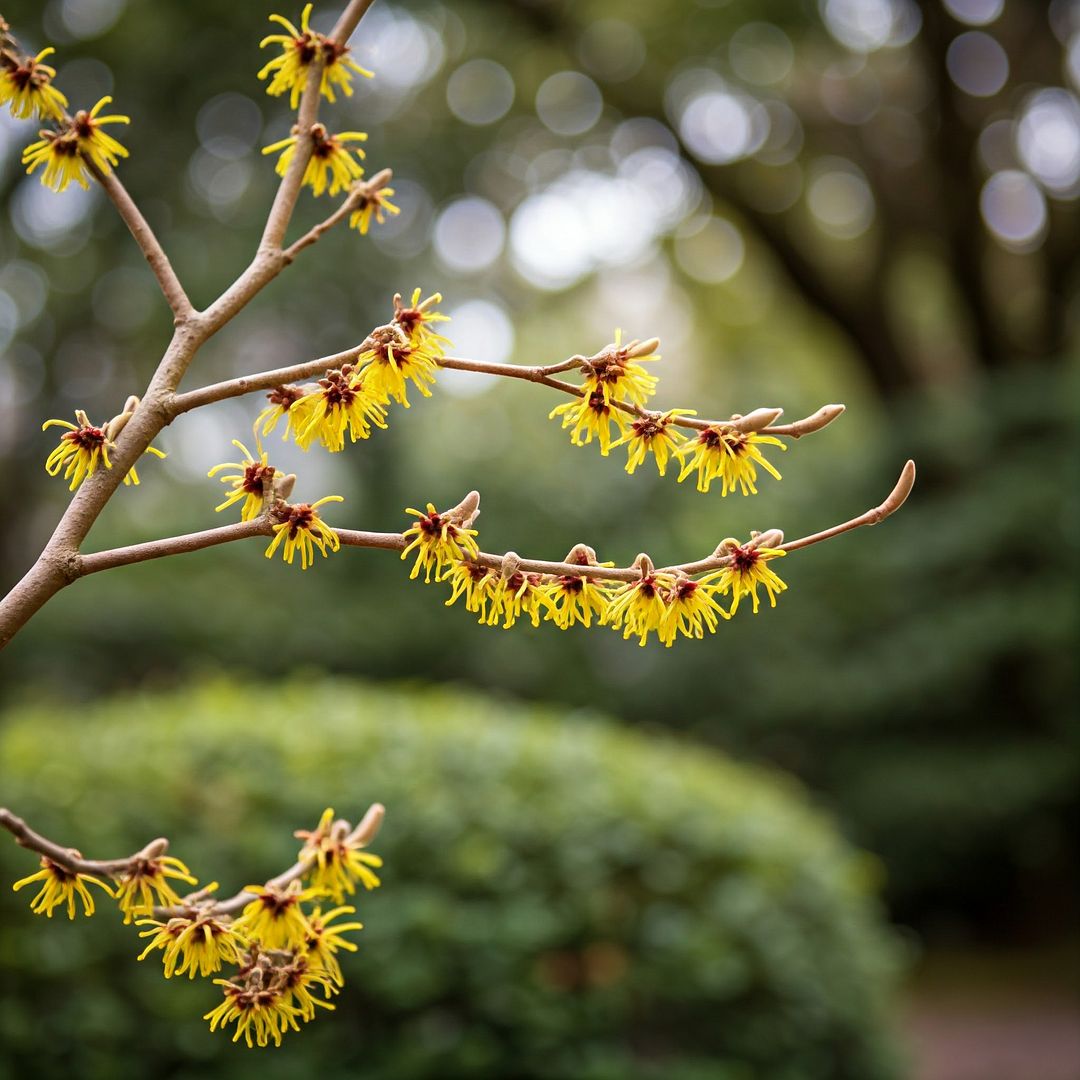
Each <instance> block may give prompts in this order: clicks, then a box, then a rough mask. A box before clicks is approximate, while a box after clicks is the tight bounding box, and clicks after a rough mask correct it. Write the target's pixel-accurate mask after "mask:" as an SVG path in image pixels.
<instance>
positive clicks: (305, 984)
mask: <svg viewBox="0 0 1080 1080" xmlns="http://www.w3.org/2000/svg"><path fill="white" fill-rule="evenodd" d="M280 978H281V991H282V995H283V997H284V1000H285V1001H286V1002H287V1003H288V1004H290V1005H292V1006H294V1007H295V1008H296V1011H297V1012H298V1013H299V1015H300V1019H301V1020H313V1019H314V1018H315V1007H316V1006H319V1007H320V1008H323V1009H333V1007H334V1006H333V1005H331V1004H330V1002H329V1001H326V1000H325V998H328V997H330V995H331V994H337V993H339V990H338V987H337V986H336V985H335V984H334V980H333V979H332V978H331V976H330V974H329V973H328V972H326V971H324V970H322V969H321V968H318V967H316V966H315V965H313V964H312V963H310V962H309V960H308V958H307V956H302V955H300V956H296V957H295V959H294V960H293V962H292V963H291V964H289V966H288V967H286V968H283V969H282V970H281V975H280ZM313 989H318V990H321V991H322V992H323V997H322V998H317V997H315V995H314V994H312V992H311V991H312V990H313Z"/></svg>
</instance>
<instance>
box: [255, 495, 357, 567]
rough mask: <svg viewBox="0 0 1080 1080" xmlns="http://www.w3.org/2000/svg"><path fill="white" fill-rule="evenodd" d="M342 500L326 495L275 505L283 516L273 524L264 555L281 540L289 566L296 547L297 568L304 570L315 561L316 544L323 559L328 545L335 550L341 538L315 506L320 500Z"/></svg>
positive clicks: (271, 551)
mask: <svg viewBox="0 0 1080 1080" xmlns="http://www.w3.org/2000/svg"><path fill="white" fill-rule="evenodd" d="M344 501H345V500H344V499H343V498H342V497H341V496H340V495H326V496H324V497H323V498H321V499H320V500H319V501H318V502H314V503H298V504H297V505H296V506H290V505H288V504H286V505H284V506H282V507H281V508H280V509H275V511H274V513H275V514H281V515H283V520H282V521H281V522H280V524H278V525H275V526H274V539H273V540H271V541H270V546H269V547H268V548H267V549H266V557H267V558H268V559H272V558H273V557H274V552H276V551H277V549H278V548H279V547H280V546H281V542H282V541H283V540H284V541H285V549H284V553H283V554H284V558H285V561H286V562H287V563H288V564H289V565H290V566H291V565H292V561H293V559H294V558H295V557H296V553H297V551H299V552H300V569H301V570H306V569H307V568H308V567H309V566H311V565H312V563H314V561H315V549H316V548H318V549H319V552H320V553H321V554H322V557H323V558H324V559H325V558H326V556H327V549H328V548H329V550H330V551H337V550H338V549H339V548H340V547H341V541H340V540H339V539H338V535H337V533H336V532H334V530H333V529H332V528H330V526H329V525H327V524H326V522H325V521H323V519H322V518H321V517H320V516H319V514H318V508H319V507H320V506H322V505H323V503H328V502H344Z"/></svg>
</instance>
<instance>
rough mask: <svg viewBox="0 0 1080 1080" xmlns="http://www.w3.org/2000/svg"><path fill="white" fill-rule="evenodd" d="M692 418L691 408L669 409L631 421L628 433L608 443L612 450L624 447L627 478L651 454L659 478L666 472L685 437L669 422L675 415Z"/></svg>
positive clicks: (692, 411)
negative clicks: (669, 460) (670, 459)
mask: <svg viewBox="0 0 1080 1080" xmlns="http://www.w3.org/2000/svg"><path fill="white" fill-rule="evenodd" d="M693 415H695V414H694V410H693V409H670V410H669V411H668V412H666V413H664V414H663V415H658V414H656V413H650V414H649V415H648V416H643V417H641V418H640V419H637V420H634V421H632V422H631V424H630V430H629V431H627V432H626V433H625V434H624V435H623V436H622V438H621V439H619V440H618V441H616V442H613V443H612V444H611V446H612V449H614V448H615V447H616V446H622V445H624V444H625V445H626V471H627V472H628V473H630V475H631V476H632V475H633V473H634V470H635V469H636V468H637V467H638V466H639V465H641V464H643V463H644V461H645V459H646V458H647V457H648V456H649V454H652V455H653V459H654V460H655V461H656V469H657V471H658V472H659V473H660V475H661V476H663V475H664V474H665V472H666V471H667V464H668V459H669V458H670V456H671V455H672V454H673V453H675V452H677V451H678V449H679V447H680V446H682V444H683V443H684V442H685V441H686V436H685V435H683V434H682V433H681V432H679V431H677V430H676V429H675V428H673V427H672V426H671V425H672V421H673V420H674V419H675V417H677V416H693Z"/></svg>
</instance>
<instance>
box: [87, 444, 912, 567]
mask: <svg viewBox="0 0 1080 1080" xmlns="http://www.w3.org/2000/svg"><path fill="white" fill-rule="evenodd" d="M914 483H915V463H914V462H913V461H909V462H908V463H907V464H906V465H905V466H904V468H903V471H902V472H901V473H900V478H899V480H897V482H896V486H895V487H894V488H893V490H892V493H891V494H890V495H889V497H888V498H887V499H886V500H885V501H884V502H883V503H882V504H881V505H880V506H876V507H875V508H874V509H873V510H868V511H867V512H866V513H865V514H860V515H859V517H857V518H852V519H851V520H850V521H845V522H843V523H842V524H840V525H834V526H833V527H832V528H830V529H826V530H825V531H824V532H819V533H813V534H812V535H810V536H804V537H801V538H800V539H798V540H792V541H790V542H789V543H786V544H783V543H779V544H777V546H779V547H780V548H781V549H782V550H784V551H797V550H799V549H800V548H805V547H810V546H811V545H812V544H818V543H820V542H821V541H822V540H829V539H831V538H832V537H834V536H839V535H841V534H842V533H846V532H851V531H852V530H853V529H858V528H860V527H861V526H863V525H877V524H878V523H879V522H881V521H884V520H885V518H887V517H889V515H890V514H893V513H895V512H896V511H897V510H899V509H900V507H901V506H902V505H903V504H904V500H905V499H907V497H908V495H909V494H910V492H911V488H912V486H913V485H914ZM334 531H335V532H336V533H337V537H338V540H339V541H340V542H341V543H342V544H343V545H345V546H346V547H361V548H379V549H382V550H384V551H404V549H405V548H406V547H407V546H408V543H409V540H408V539H407V538H406V536H405V535H404V534H403V533H396V532H363V531H359V530H356V529H335V530H334ZM271 532H272V523H271V520H270V518H269V516H267V515H264V516H263V517H261V518H259V519H257V520H255V521H247V522H239V523H237V524H235V525H224V526H222V527H221V528H219V529H206V530H205V531H203V532H197V533H186V534H184V535H182V536H170V537H165V538H164V539H161V540H151V541H150V542H148V543H145V544H133V545H131V546H130V547H124V548H112V549H111V550H108V551H99V552H96V553H94V554H92V555H84V556H83V557H82V567H81V574H80V576H82V575H86V574H93V573H97V572H98V571H99V570H109V569H112V568H114V567H117V566H126V565H128V564H130V563H136V562H146V561H147V560H149V559H161V558H165V557H166V556H169V555H182V554H186V553H187V552H191V551H200V550H202V549H203V548H208V547H216V546H218V545H220V544H227V543H229V542H231V541H233V540H246V539H249V538H251V537H253V536H268V535H270V534H271ZM782 535H783V534H778V536H779V537H782ZM769 546H772V545H771V544H770V545H769ZM511 555H512V556H513V558H514V560H515V565H516V566H517V568H518V569H519V570H521V571H523V572H524V573H528V574H545V575H549V576H554V577H562V576H568V577H589V578H601V579H604V580H608V581H637V580H638V579H639V578H640V577H641V569H640V567H638V566H597V565H594V564H585V563H573V562H549V561H545V560H542V559H522V558H520V557H519V556H518V555H517V554H516V553H512V552H511V553H504V554H493V553H491V552H486V551H481V552H478V553H477V554H476V555H472V556H470V561H471V562H474V563H476V564H478V565H480V566H486V567H487V568H488V569H490V570H501V569H502V567H503V566H504V564H505V561H506V559H507V558H509V557H510V556H511ZM730 562H731V557H730V556H729V555H727V554H724V555H721V554H719V550H718V551H717V552H714V554H712V555H710V556H709V557H708V558H705V559H698V560H696V561H694V562H686V563H677V564H673V565H671V566H662V567H660V568H659V570H658V572H662V573H668V574H687V575H690V576H694V575H696V574H707V573H711V572H712V571H713V570H722V569H723V568H724V567H725V566H728V565H729V564H730Z"/></svg>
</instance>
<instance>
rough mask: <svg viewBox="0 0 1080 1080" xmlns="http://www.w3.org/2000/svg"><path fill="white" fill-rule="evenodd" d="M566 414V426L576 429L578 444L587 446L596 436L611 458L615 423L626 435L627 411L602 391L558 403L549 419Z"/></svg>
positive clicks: (573, 439)
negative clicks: (610, 401) (616, 404)
mask: <svg viewBox="0 0 1080 1080" xmlns="http://www.w3.org/2000/svg"><path fill="white" fill-rule="evenodd" d="M556 416H561V417H562V427H563V430H564V431H565V430H566V428H572V429H573V430H572V431H571V432H570V441H571V442H572V443H573V444H574V445H575V446H587V445H588V444H589V443H591V442H592V441H593V438H594V437H595V438H596V439H597V440H598V441H599V443H600V453H601V455H603V456H604V457H607V455H608V452H609V451H610V450H611V447H612V438H611V425H612V424H614V425H615V429H616V431H617V432H618V434H619V436H620V437H621V436H623V435H625V434H626V420H627V417H626V414H625V413H624V412H623V411H622V410H621V409H619V408H617V407H616V406H615V405H614V404H611V403H609V401H608V400H607V398H606V397H605V396H604V392H603V391H602V390H591V391H587V392H586V394H585V396H584V397H582V398H578V399H576V400H574V401H568V402H566V404H564V405H556V406H555V408H554V409H552V410H551V412H550V413H549V414H548V419H549V420H554V419H555V417H556Z"/></svg>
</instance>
